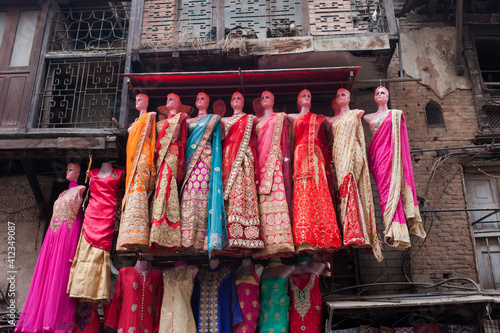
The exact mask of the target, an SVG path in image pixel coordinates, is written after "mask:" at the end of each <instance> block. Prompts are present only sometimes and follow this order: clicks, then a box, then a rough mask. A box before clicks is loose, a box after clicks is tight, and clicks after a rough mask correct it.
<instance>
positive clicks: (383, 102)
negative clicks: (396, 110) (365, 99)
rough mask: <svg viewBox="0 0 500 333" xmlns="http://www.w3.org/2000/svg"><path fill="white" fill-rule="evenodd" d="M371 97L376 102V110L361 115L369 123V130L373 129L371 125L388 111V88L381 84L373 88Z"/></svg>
mask: <svg viewBox="0 0 500 333" xmlns="http://www.w3.org/2000/svg"><path fill="white" fill-rule="evenodd" d="M373 99H374V100H375V103H377V104H378V109H377V112H374V113H370V114H367V115H366V116H364V117H363V119H364V120H365V121H366V122H367V123H368V124H369V125H370V130H373V127H374V126H375V124H376V123H377V121H378V120H379V119H380V117H382V116H383V115H384V114H385V113H386V112H387V111H389V108H388V107H387V102H388V101H389V90H387V88H385V87H382V86H380V87H377V89H375V95H374V96H373Z"/></svg>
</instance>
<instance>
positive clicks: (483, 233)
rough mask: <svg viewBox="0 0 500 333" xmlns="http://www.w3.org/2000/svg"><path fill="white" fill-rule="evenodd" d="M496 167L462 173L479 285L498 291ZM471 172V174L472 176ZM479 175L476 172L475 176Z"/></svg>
mask: <svg viewBox="0 0 500 333" xmlns="http://www.w3.org/2000/svg"><path fill="white" fill-rule="evenodd" d="M495 169H496V170H498V166H496V167H494V166H490V167H489V168H488V167H483V166H479V167H477V169H476V170H471V172H470V173H466V174H465V181H466V190H467V201H468V204H469V208H475V209H484V210H481V211H471V212H470V217H471V223H472V230H473V232H474V240H475V243H476V257H477V261H478V267H479V273H480V277H481V286H482V288H485V289H497V290H498V289H500V211H496V210H495V208H498V207H500V173H499V172H498V171H497V172H495V171H494V170H495ZM473 171H475V172H474V173H472V172H473ZM478 172H480V173H478Z"/></svg>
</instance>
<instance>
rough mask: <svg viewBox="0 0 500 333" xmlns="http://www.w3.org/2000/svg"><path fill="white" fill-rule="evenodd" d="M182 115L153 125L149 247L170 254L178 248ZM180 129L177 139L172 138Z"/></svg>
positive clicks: (182, 135) (181, 174) (181, 171)
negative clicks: (154, 181)
mask: <svg viewBox="0 0 500 333" xmlns="http://www.w3.org/2000/svg"><path fill="white" fill-rule="evenodd" d="M185 115H186V114H185V113H178V114H176V115H174V116H171V117H169V118H168V119H165V120H161V121H159V122H157V123H156V132H157V136H158V138H157V141H156V148H155V166H156V172H157V175H156V184H155V193H154V196H153V203H152V206H151V207H152V209H151V210H152V221H151V235H150V238H149V246H150V248H151V249H152V250H158V251H161V250H165V249H166V250H171V249H174V248H179V247H180V246H181V229H180V224H181V213H180V202H179V190H178V188H179V185H180V184H181V182H182V180H183V179H184V173H185V162H184V143H185V142H186V133H187V132H186V131H187V130H186V122H185V121H183V122H182V123H180V121H181V118H182V117H183V116H185ZM179 126H180V131H178V132H179V136H180V137H179V138H176V137H174V134H175V132H176V129H177V128H178V127H179Z"/></svg>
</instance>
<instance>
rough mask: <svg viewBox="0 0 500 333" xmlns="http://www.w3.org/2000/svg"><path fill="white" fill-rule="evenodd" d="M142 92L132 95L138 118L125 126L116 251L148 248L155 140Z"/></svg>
mask: <svg viewBox="0 0 500 333" xmlns="http://www.w3.org/2000/svg"><path fill="white" fill-rule="evenodd" d="M147 104H148V98H147V96H146V95H143V94H139V95H137V96H136V108H137V110H138V111H139V117H138V118H137V119H136V121H135V122H134V123H133V124H132V125H131V126H130V128H129V136H128V140H127V173H126V177H127V178H126V181H125V195H124V197H123V201H122V215H121V221H120V229H119V232H118V240H117V245H116V247H117V250H137V249H148V248H149V224H150V221H149V207H148V191H151V190H153V186H154V183H155V170H154V165H153V159H154V153H155V150H154V147H155V141H156V131H155V119H156V112H147Z"/></svg>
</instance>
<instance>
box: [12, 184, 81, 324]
mask: <svg viewBox="0 0 500 333" xmlns="http://www.w3.org/2000/svg"><path fill="white" fill-rule="evenodd" d="M82 187H84V186H78V183H77V182H71V183H70V184H69V189H68V190H66V191H64V192H62V193H61V194H60V195H59V198H58V199H57V200H56V202H55V203H54V213H53V215H52V220H51V221H50V226H49V229H48V230H47V234H46V235H45V239H44V241H43V245H42V248H41V250H40V255H39V256H38V261H37V264H36V268H35V272H34V274H33V279H32V281H31V286H30V290H29V292H28V297H27V298H26V302H25V303H24V307H23V310H22V312H21V316H20V318H19V321H18V323H17V326H16V329H15V331H14V332H29V333H32V332H33V333H34V332H36V333H39V332H54V333H66V332H71V331H72V330H73V326H74V324H75V317H76V305H77V301H76V300H75V299H71V298H69V296H68V295H66V287H67V285H68V279H69V270H70V268H71V262H70V259H73V257H74V255H75V251H76V245H77V243H78V238H79V236H80V230H81V228H82V211H81V209H80V207H81V204H82V197H81V196H80V189H81V188H82Z"/></svg>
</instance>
